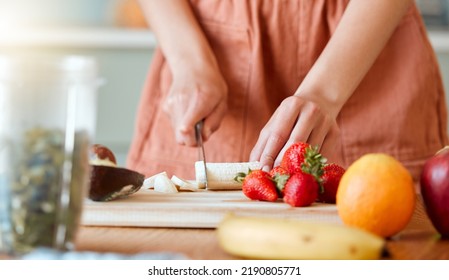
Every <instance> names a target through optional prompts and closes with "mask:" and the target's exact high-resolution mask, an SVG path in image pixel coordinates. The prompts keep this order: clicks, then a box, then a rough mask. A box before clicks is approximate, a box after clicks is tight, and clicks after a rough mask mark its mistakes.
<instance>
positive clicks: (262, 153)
mask: <svg viewBox="0 0 449 280" xmlns="http://www.w3.org/2000/svg"><path fill="white" fill-rule="evenodd" d="M333 111H334V110H330V109H329V110H326V109H325V108H322V107H321V106H320V105H318V103H316V102H314V101H310V100H306V99H304V98H302V97H300V96H296V95H293V96H290V97H288V98H286V99H285V100H284V101H283V102H282V103H281V105H280V106H279V107H278V108H277V110H276V111H275V113H274V114H273V116H272V117H271V119H270V120H269V121H268V123H267V124H266V125H265V127H264V128H263V129H262V131H261V133H260V136H259V139H258V140H257V143H256V145H255V146H254V148H253V150H252V152H251V156H250V160H251V161H254V160H258V161H260V162H261V164H262V166H263V169H264V170H268V169H270V168H272V167H273V166H276V165H279V164H280V161H281V159H282V156H283V154H284V152H285V150H286V149H287V148H288V147H289V146H290V145H291V144H293V143H295V142H308V143H309V144H311V145H318V146H320V147H321V145H322V143H323V141H324V139H325V138H326V135H328V133H329V132H330V131H331V130H332V129H335V128H336V122H335V116H334V115H331V114H330V113H329V112H333Z"/></svg>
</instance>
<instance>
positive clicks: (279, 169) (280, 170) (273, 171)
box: [270, 165, 290, 178]
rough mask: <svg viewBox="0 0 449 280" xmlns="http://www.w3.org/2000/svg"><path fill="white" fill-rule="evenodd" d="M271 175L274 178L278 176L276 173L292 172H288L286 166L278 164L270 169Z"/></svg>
mask: <svg viewBox="0 0 449 280" xmlns="http://www.w3.org/2000/svg"><path fill="white" fill-rule="evenodd" d="M270 175H271V177H272V178H274V176H276V175H290V174H289V173H288V172H287V170H286V169H285V168H283V167H282V166H280V165H278V166H275V167H273V168H272V169H271V170H270Z"/></svg>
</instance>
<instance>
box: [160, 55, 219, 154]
mask: <svg viewBox="0 0 449 280" xmlns="http://www.w3.org/2000/svg"><path fill="white" fill-rule="evenodd" d="M214 68H216V67H210V69H208V68H207V67H193V66H192V64H190V63H185V66H182V67H177V68H174V69H175V70H173V71H172V73H173V79H172V84H171V87H170V90H169V94H168V96H167V98H166V99H165V101H164V102H163V110H164V112H165V113H167V114H168V115H169V117H170V119H171V122H172V126H173V129H174V132H175V137H176V141H177V142H178V143H179V144H181V145H187V146H195V145H196V139H195V130H194V127H195V124H196V123H197V122H199V121H201V120H204V124H203V131H202V135H203V139H204V141H206V140H207V139H208V138H209V136H210V135H211V134H212V133H213V132H214V131H216V130H217V129H218V127H219V126H220V123H221V120H222V119H223V116H224V115H225V113H226V110H227V96H228V95H227V93H228V89H227V85H226V82H225V80H224V79H223V77H222V75H221V73H220V71H219V70H218V69H214Z"/></svg>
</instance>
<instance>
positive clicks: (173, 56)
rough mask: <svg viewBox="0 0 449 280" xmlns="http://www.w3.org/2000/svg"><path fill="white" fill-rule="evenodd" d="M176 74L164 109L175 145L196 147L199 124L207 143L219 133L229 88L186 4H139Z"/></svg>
mask: <svg viewBox="0 0 449 280" xmlns="http://www.w3.org/2000/svg"><path fill="white" fill-rule="evenodd" d="M140 4H141V6H142V8H143V11H144V13H145V16H146V18H147V20H148V23H149V25H150V26H151V29H152V30H153V32H154V33H155V34H156V38H157V40H158V43H159V45H160V48H161V49H162V52H163V54H164V56H165V59H166V60H167V63H168V65H169V67H170V70H171V73H172V84H171V87H170V89H169V94H168V96H167V98H166V99H165V100H164V102H163V104H162V106H163V110H164V111H165V112H166V113H167V114H168V115H169V116H170V118H171V122H172V125H173V129H174V131H175V137H176V141H177V142H178V143H179V144H182V145H188V146H195V145H196V139H195V129H194V128H195V124H196V123H197V122H199V121H201V120H204V124H203V131H202V135H203V138H204V140H207V139H208V138H209V136H210V135H211V134H212V133H213V132H214V131H215V130H217V129H218V127H219V125H220V122H221V120H222V119H223V116H224V114H225V112H226V109H227V108H226V106H227V105H226V104H227V93H228V89H227V85H226V82H225V80H224V78H223V76H222V74H221V72H220V68H219V66H218V64H217V60H216V58H215V54H214V52H213V50H212V49H211V47H210V45H209V42H208V40H207V38H206V37H205V35H204V33H203V31H202V29H201V27H200V25H199V23H198V21H197V20H196V18H195V15H194V14H193V11H192V9H191V7H190V2H189V1H187V0H164V1H160V0H140Z"/></svg>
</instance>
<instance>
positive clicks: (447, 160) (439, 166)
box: [421, 149, 449, 238]
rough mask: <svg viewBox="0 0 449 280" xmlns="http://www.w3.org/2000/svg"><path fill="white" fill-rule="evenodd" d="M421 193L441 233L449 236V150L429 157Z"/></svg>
mask: <svg viewBox="0 0 449 280" xmlns="http://www.w3.org/2000/svg"><path fill="white" fill-rule="evenodd" d="M421 193H422V197H423V200H424V204H425V206H426V211H427V215H428V216H429V218H430V220H431V221H432V224H433V225H434V227H435V228H436V229H437V231H438V232H439V233H441V235H442V236H443V237H445V238H449V150H448V149H445V150H441V151H440V152H438V153H437V154H436V155H434V156H433V157H431V158H430V159H428V160H427V161H426V163H425V165H424V167H423V171H422V174H421Z"/></svg>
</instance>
